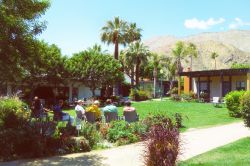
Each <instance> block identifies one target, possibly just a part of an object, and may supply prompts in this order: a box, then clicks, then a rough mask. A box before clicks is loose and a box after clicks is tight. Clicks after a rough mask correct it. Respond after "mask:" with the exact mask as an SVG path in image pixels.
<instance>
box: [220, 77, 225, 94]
mask: <svg viewBox="0 0 250 166" xmlns="http://www.w3.org/2000/svg"><path fill="white" fill-rule="evenodd" d="M223 88H224V87H223V75H222V74H221V75H220V97H223Z"/></svg>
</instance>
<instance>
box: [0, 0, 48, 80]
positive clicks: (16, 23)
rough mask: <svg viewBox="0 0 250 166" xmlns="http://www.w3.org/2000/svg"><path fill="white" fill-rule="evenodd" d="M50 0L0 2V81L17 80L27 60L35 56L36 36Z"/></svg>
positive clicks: (43, 25) (20, 76) (42, 27)
mask: <svg viewBox="0 0 250 166" xmlns="http://www.w3.org/2000/svg"><path fill="white" fill-rule="evenodd" d="M49 5H50V3H49V1H47V0H46V1H45V0H43V1H41V0H39V1H38V0H36V1H34V0H22V1H13V0H9V1H6V0H5V1H0V22H1V28H0V36H1V37H0V57H1V59H0V80H1V81H18V80H20V79H22V77H23V74H24V73H25V68H26V65H29V64H28V63H27V61H30V59H33V60H34V59H36V55H34V54H33V53H34V52H33V50H34V47H33V46H34V43H35V36H36V35H37V34H39V33H41V32H42V30H43V29H44V28H45V22H40V21H39V20H38V19H39V17H41V16H42V15H43V14H44V13H45V11H46V10H47V9H48V7H49Z"/></svg>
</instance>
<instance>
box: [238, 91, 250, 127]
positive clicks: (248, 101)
mask: <svg viewBox="0 0 250 166" xmlns="http://www.w3.org/2000/svg"><path fill="white" fill-rule="evenodd" d="M240 108H241V112H242V118H243V119H244V123H245V125H246V126H247V127H250V91H247V92H245V93H244V95H243V96H242V97H241V103H240Z"/></svg>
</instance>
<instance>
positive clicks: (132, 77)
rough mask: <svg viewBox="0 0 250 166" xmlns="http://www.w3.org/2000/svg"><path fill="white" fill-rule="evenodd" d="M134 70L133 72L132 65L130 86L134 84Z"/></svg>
mask: <svg viewBox="0 0 250 166" xmlns="http://www.w3.org/2000/svg"><path fill="white" fill-rule="evenodd" d="M134 79H135V72H134V67H133V69H132V70H131V86H132V88H134V85H135V80H134Z"/></svg>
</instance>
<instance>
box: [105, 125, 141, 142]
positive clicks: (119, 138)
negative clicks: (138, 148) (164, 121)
mask: <svg viewBox="0 0 250 166" xmlns="http://www.w3.org/2000/svg"><path fill="white" fill-rule="evenodd" d="M107 138H108V140H109V141H110V142H116V143H117V144H118V145H123V144H128V143H133V142H137V141H139V136H138V135H136V134H135V133H134V132H133V129H132V127H131V126H130V125H129V124H128V123H126V122H125V121H113V122H112V123H111V124H110V128H109V129H108V133H107Z"/></svg>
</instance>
